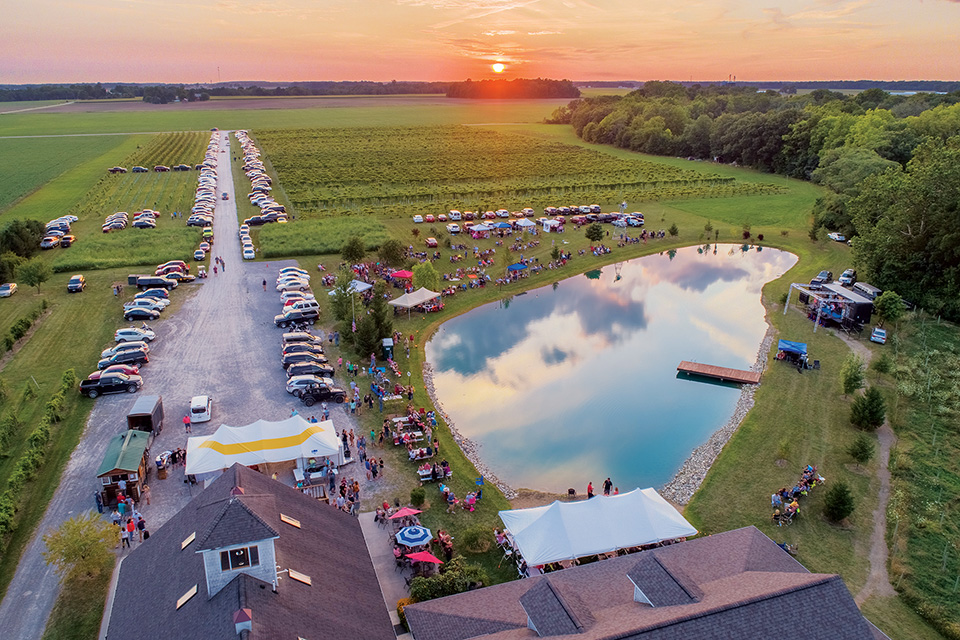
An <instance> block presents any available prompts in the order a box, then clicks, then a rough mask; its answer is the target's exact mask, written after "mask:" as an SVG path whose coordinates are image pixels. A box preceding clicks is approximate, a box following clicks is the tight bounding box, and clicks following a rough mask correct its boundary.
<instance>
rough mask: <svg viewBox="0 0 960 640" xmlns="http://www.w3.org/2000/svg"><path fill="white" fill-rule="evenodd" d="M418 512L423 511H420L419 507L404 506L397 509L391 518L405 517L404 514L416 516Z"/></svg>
mask: <svg viewBox="0 0 960 640" xmlns="http://www.w3.org/2000/svg"><path fill="white" fill-rule="evenodd" d="M418 513H421V512H420V511H418V510H417V509H411V508H410V507H404V508H403V509H400V510H399V511H397V512H396V513H395V514H393V515H392V516H390V519H391V520H393V519H394V518H403V517H404V516H415V515H417V514H418Z"/></svg>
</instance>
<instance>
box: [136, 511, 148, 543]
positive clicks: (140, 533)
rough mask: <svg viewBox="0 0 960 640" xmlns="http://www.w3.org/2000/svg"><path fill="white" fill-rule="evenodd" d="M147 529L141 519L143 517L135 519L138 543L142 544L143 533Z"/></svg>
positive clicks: (145, 522)
mask: <svg viewBox="0 0 960 640" xmlns="http://www.w3.org/2000/svg"><path fill="white" fill-rule="evenodd" d="M146 529H147V521H146V520H144V519H143V516H140V517H139V518H137V535H138V536H139V538H140V542H143V532H144V531H145V530H146Z"/></svg>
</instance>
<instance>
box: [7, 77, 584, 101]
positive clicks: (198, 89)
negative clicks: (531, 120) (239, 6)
mask: <svg viewBox="0 0 960 640" xmlns="http://www.w3.org/2000/svg"><path fill="white" fill-rule="evenodd" d="M265 84H266V83H265ZM449 86H450V83H449V82H397V81H393V82H297V83H292V84H289V85H279V86H261V85H249V86H231V85H225V84H216V85H211V86H209V87H207V86H195V85H174V84H158V85H140V84H115V85H108V86H104V85H103V84H101V83H99V82H98V83H97V84H70V85H65V84H44V85H21V86H14V85H4V86H0V102H19V101H27V100H95V99H108V98H143V99H144V101H146V102H154V103H167V102H172V101H174V100H182V101H194V100H208V99H210V97H211V96H250V97H256V96H355V95H374V96H378V95H398V94H428V93H439V94H443V93H446V92H447V88H448V87H449ZM577 95H579V94H577ZM564 97H566V96H564ZM571 97H576V96H571Z"/></svg>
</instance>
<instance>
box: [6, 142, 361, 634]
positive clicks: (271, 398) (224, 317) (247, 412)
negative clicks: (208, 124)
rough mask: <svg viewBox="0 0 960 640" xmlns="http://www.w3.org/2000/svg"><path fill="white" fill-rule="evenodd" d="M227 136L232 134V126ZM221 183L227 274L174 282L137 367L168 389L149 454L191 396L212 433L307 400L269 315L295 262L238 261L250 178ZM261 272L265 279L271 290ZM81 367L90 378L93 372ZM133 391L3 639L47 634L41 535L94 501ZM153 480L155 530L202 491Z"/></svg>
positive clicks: (175, 433) (44, 524)
mask: <svg viewBox="0 0 960 640" xmlns="http://www.w3.org/2000/svg"><path fill="white" fill-rule="evenodd" d="M221 135H222V136H223V138H224V140H226V138H227V133H226V132H222V133H221ZM229 155H230V154H229V153H226V154H221V158H222V160H223V161H226V160H227V159H228V158H229ZM218 181H219V184H218V191H219V192H224V191H225V192H227V193H229V194H230V198H231V199H230V200H227V201H223V200H219V199H218V200H217V207H216V216H215V221H214V234H215V235H214V238H215V244H214V246H213V255H217V256H220V257H222V258H223V260H224V262H225V263H229V264H226V271H225V272H221V273H219V274H218V275H216V276H214V275H213V269H212V267H211V269H210V277H209V278H207V279H206V280H202V281H198V282H197V283H195V284H188V285H182V286H181V287H178V288H177V289H176V290H174V291H173V292H172V296H181V297H182V296H190V297H189V299H187V300H186V301H185V302H184V304H183V306H182V307H181V309H180V310H179V311H178V312H177V314H176V315H175V316H172V317H165V318H163V319H162V320H160V321H158V322H156V323H155V324H154V325H153V328H154V329H155V330H156V331H157V333H158V336H157V339H156V340H155V341H154V342H153V343H152V344H151V346H150V349H151V353H150V362H149V364H147V365H146V366H145V367H144V369H143V370H142V372H141V373H142V374H143V377H144V387H143V389H142V390H141V392H140V393H141V394H159V395H162V396H163V405H164V411H165V419H164V429H163V432H162V433H161V434H160V435H159V437H158V438H157V439H156V440H155V441H154V443H153V445H152V447H151V454H152V455H155V454H156V453H159V452H162V451H165V450H168V449H170V450H172V449H176V448H177V447H183V448H184V449H185V448H186V444H187V437H188V435H187V434H186V433H185V431H184V428H183V424H182V418H183V416H184V415H185V414H186V413H187V411H188V407H189V402H190V398H191V397H192V396H195V395H204V394H205V395H210V396H212V397H213V418H212V419H211V421H210V422H207V423H204V424H201V425H195V426H194V427H193V434H192V435H206V434H209V433H212V432H213V431H215V430H216V428H217V427H218V426H219V425H221V424H228V425H233V426H242V425H245V424H248V423H250V422H253V421H255V420H258V419H261V418H262V419H266V420H281V419H284V418H287V417H288V416H289V415H290V412H291V410H292V409H294V408H298V409H300V408H302V405H301V404H300V402H299V401H297V400H296V399H295V398H293V397H292V396H290V395H288V394H287V393H286V391H285V390H284V382H285V380H286V376H285V375H284V371H283V368H282V367H281V366H280V335H281V333H282V331H281V330H280V329H278V328H277V327H275V326H274V324H273V316H274V315H275V314H277V313H278V312H279V311H280V303H279V294H278V293H277V292H276V291H275V289H274V287H275V281H276V276H277V270H278V269H279V268H280V267H282V266H286V265H293V264H295V263H294V262H293V261H278V262H270V263H261V262H257V263H252V262H248V263H244V262H243V261H242V259H241V257H240V244H239V242H238V240H237V233H238V231H239V223H238V221H237V211H236V204H235V201H236V197H237V193H238V192H239V193H240V194H241V197H243V195H245V194H246V192H247V187H249V185H243V184H241V185H236V187H237V188H236V189H235V188H234V184H233V177H232V174H231V172H230V170H229V167H228V166H226V163H225V162H224V165H223V166H220V167H219V169H218ZM194 272H195V269H194ZM263 280H266V281H267V291H266V292H264V290H263V286H262V282H263ZM117 314H118V316H119V314H120V305H119V303H118V305H117ZM77 373H78V375H80V376H84V375H86V373H88V372H85V371H78V372H77ZM136 397H137V396H135V395H130V394H117V395H112V396H105V397H100V398H98V399H97V400H96V407H95V408H94V410H93V411H92V413H91V415H90V419H89V421H88V422H87V427H86V431H85V433H84V436H83V439H82V440H81V441H80V444H79V445H78V446H77V449H76V451H75V452H74V454H73V456H72V458H71V460H70V462H69V463H68V465H67V468H66V469H65V470H64V473H63V478H62V481H61V483H60V485H59V488H58V489H57V491H56V493H55V494H54V496H53V498H52V500H51V501H50V506H49V507H48V509H47V512H46V514H45V515H44V518H43V520H42V521H41V524H40V527H39V531H38V535H37V536H36V538H35V539H34V540H33V542H31V543H30V545H28V547H27V549H26V551H25V552H24V556H23V558H22V560H21V562H20V565H19V566H18V568H17V572H16V575H15V576H14V579H13V581H12V582H11V584H10V587H9V589H8V591H7V594H6V597H5V598H4V600H3V603H2V605H0V620H2V621H3V633H2V635H3V638H4V639H5V640H15V639H23V640H27V639H33V638H38V637H39V636H40V635H41V634H42V631H43V629H44V626H45V625H46V620H47V617H48V616H49V614H50V610H51V608H52V607H53V604H54V601H55V600H56V596H57V593H58V591H59V578H58V576H57V574H56V573H55V572H54V571H53V569H52V568H50V567H48V566H47V565H46V564H45V563H44V561H43V556H42V555H41V552H42V550H43V542H42V540H41V539H40V536H41V534H42V532H44V531H47V530H48V529H52V528H55V527H57V526H58V525H59V524H60V523H61V522H62V521H63V520H65V519H67V518H69V517H71V516H72V515H75V514H77V513H80V512H83V511H86V510H88V509H90V508H93V507H94V500H93V492H94V490H95V489H96V488H97V480H96V471H97V468H98V467H99V466H100V463H101V461H102V459H103V455H104V452H105V450H106V443H107V440H108V439H109V438H110V436H112V435H114V434H117V433H120V432H122V431H123V430H125V428H126V414H127V412H128V410H129V409H130V407H132V406H133V403H134V401H135V400H136ZM344 406H345V405H334V404H331V405H330V409H331V419H332V420H333V421H334V424H335V425H336V427H337V430H338V431H339V430H341V429H342V428H343V427H344V426H347V427H348V428H350V427H352V424H350V422H351V419H350V417H349V411H348V410H345V409H344ZM318 409H319V407H318ZM317 414H319V411H317ZM308 415H309V414H308ZM148 482H149V484H150V487H151V493H152V500H151V505H150V506H146V505H142V508H141V511H142V512H143V514H144V518H145V519H146V521H147V527H148V529H150V530H156V529H157V528H159V527H160V525H161V524H163V523H164V522H166V521H167V520H168V519H169V518H170V517H171V516H172V515H173V514H174V513H176V512H177V511H178V510H179V509H180V508H181V507H183V505H184V504H186V503H187V502H188V501H189V500H190V498H191V497H192V496H193V495H195V494H196V493H198V492H199V490H200V489H199V487H190V486H189V485H187V484H185V483H184V482H183V468H182V467H180V468H178V469H173V470H172V473H171V474H170V476H169V477H168V479H167V480H158V479H157V477H156V469H155V467H154V470H153V473H152V474H151V475H150V476H149V480H148ZM145 578H146V577H145Z"/></svg>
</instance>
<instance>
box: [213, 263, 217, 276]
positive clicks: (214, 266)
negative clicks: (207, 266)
mask: <svg viewBox="0 0 960 640" xmlns="http://www.w3.org/2000/svg"><path fill="white" fill-rule="evenodd" d="M213 275H217V265H216V264H214V265H213Z"/></svg>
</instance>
